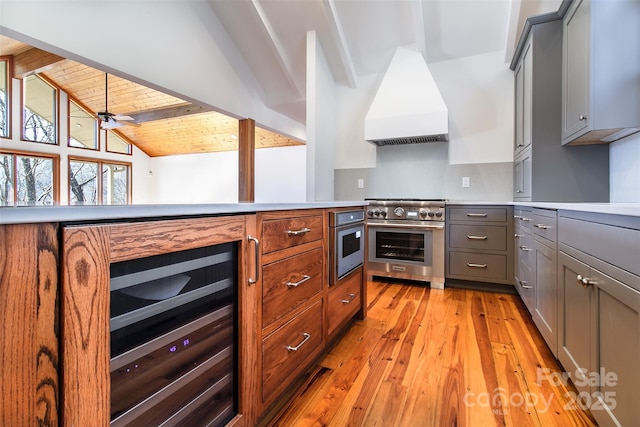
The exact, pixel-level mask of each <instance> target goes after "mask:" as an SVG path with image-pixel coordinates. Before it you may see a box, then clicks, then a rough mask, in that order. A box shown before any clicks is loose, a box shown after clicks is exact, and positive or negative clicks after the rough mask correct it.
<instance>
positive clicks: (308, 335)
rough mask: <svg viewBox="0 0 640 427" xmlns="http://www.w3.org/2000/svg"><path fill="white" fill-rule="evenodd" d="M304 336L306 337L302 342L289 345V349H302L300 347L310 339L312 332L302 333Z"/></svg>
mask: <svg viewBox="0 0 640 427" xmlns="http://www.w3.org/2000/svg"><path fill="white" fill-rule="evenodd" d="M302 336H303V337H304V339H303V340H302V341H301V342H300V344H298V345H297V346H295V347H291V346H290V345H288V346H287V350H288V351H298V350H299V349H300V347H302V344H304V343H306V342H307V341H309V339H310V338H311V334H308V333H306V332H304V333H303V334H302Z"/></svg>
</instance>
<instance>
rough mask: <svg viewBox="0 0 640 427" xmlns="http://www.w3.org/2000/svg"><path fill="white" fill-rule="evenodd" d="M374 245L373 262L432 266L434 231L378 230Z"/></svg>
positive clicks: (373, 240) (375, 234)
mask: <svg viewBox="0 0 640 427" xmlns="http://www.w3.org/2000/svg"><path fill="white" fill-rule="evenodd" d="M372 243H373V248H372V249H373V251H372V252H371V253H372V255H373V259H372V261H379V262H394V263H397V262H402V263H408V264H416V265H422V266H427V265H431V259H432V257H433V251H432V246H433V235H432V231H428V230H425V231H407V230H403V231H396V230H389V229H386V230H376V231H375V233H374V238H373V239H372Z"/></svg>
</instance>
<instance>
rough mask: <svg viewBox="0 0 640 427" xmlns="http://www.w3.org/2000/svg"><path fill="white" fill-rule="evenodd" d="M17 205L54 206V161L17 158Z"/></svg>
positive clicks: (31, 157)
mask: <svg viewBox="0 0 640 427" xmlns="http://www.w3.org/2000/svg"><path fill="white" fill-rule="evenodd" d="M16 160H17V164H16V167H17V171H16V172H17V185H16V190H17V199H16V204H18V205H26V206H36V205H51V204H53V159H50V158H46V157H35V156H17V159H16Z"/></svg>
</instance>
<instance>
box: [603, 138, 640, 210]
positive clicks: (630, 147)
mask: <svg viewBox="0 0 640 427" xmlns="http://www.w3.org/2000/svg"><path fill="white" fill-rule="evenodd" d="M609 199H610V201H611V202H627V203H631V202H633V203H640V133H637V134H635V135H631V136H628V137H626V138H623V139H621V140H620V141H616V142H612V143H611V144H610V145H609Z"/></svg>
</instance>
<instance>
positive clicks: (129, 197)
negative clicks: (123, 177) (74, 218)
mask: <svg viewBox="0 0 640 427" xmlns="http://www.w3.org/2000/svg"><path fill="white" fill-rule="evenodd" d="M71 162H85V163H96V164H97V165H98V173H97V175H98V179H97V180H98V182H97V185H96V191H97V204H95V205H85V206H112V205H105V204H104V200H103V197H102V194H103V187H104V183H103V179H102V167H103V165H104V164H107V165H119V166H125V167H126V168H127V203H126V204H125V205H117V206H128V205H130V204H131V201H132V195H133V191H132V185H133V183H132V181H133V179H132V177H133V164H132V163H130V162H121V161H118V160H110V159H105V158H95V157H82V156H73V155H69V157H68V158H67V170H68V176H67V191H68V200H67V204H68V205H69V206H76V205H74V204H72V203H71V194H72V193H71ZM78 206H80V205H78Z"/></svg>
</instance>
